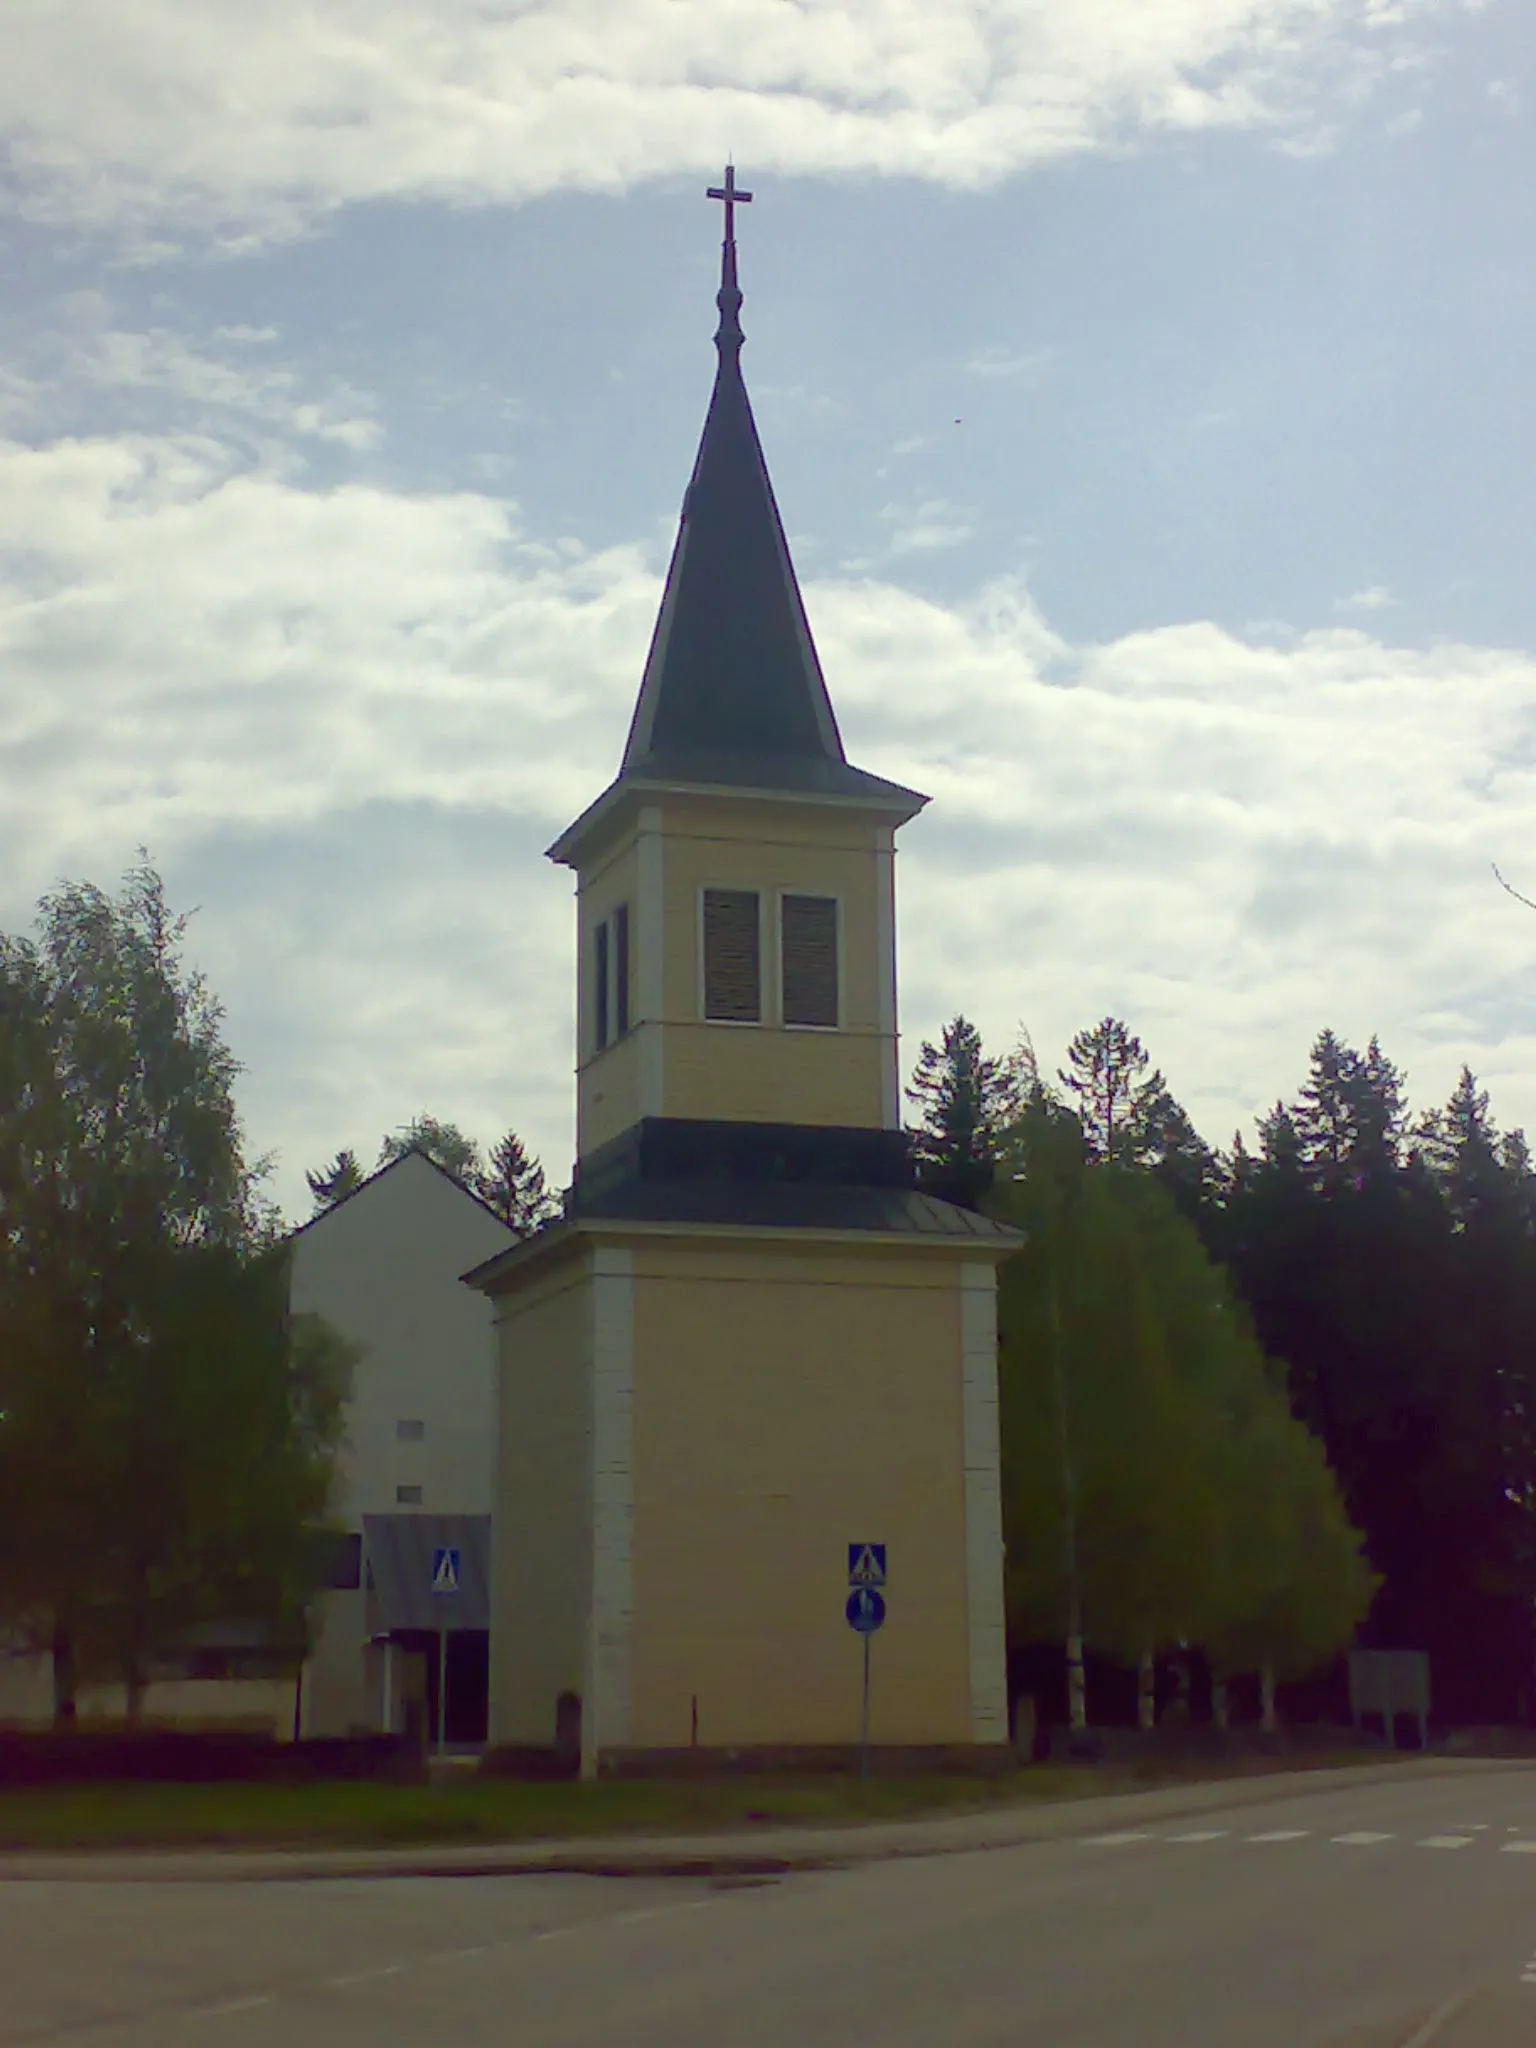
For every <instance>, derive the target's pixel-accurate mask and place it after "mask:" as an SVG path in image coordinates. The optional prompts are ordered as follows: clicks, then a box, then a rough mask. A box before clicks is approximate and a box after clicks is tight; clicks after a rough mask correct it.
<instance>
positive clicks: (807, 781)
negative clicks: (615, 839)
mask: <svg viewBox="0 0 1536 2048" xmlns="http://www.w3.org/2000/svg"><path fill="white" fill-rule="evenodd" d="M688 765H689V766H690V767H691V768H692V769H693V770H694V771H695V772H694V773H691V774H675V775H631V774H621V775H619V776H618V777H616V778H615V780H614V781H612V782H610V783H609V785H608V787H607V788H606V789H605V790H604V791H603V793H602V795H601V796H599V797H596V798H595V799H594V800H593V801H592V802H591V803H590V804H588V805H587V808H586V809H585V810H584V811H583V812H582V814H581V816H580V817H579V818H577V819H576V820H575V821H574V822H573V823H572V824H570V825H567V826H566V828H565V830H564V831H563V832H562V833H561V834H560V836H559V838H558V839H556V840H555V841H554V843H553V845H551V846H549V847H547V848H546V849H545V857H546V858H547V859H549V860H552V861H556V862H558V863H559V864H560V865H561V866H563V867H578V866H580V864H581V860H582V856H583V852H584V850H585V849H586V848H587V847H588V846H590V844H591V843H592V841H593V840H594V839H595V838H596V837H598V836H599V835H601V834H602V833H603V832H604V831H605V830H608V829H610V828H611V827H613V826H614V825H615V824H617V822H618V820H619V818H620V817H621V815H622V814H623V812H624V811H625V809H626V808H627V807H628V805H630V804H633V805H634V806H635V807H636V808H638V807H639V806H640V805H641V804H644V803H654V802H656V801H657V799H658V798H664V797H669V796H674V797H675V796H682V797H721V798H724V799H726V800H728V801H729V802H732V803H752V802H754V801H755V802H765V803H781V804H782V803H792V804H809V805H813V806H822V805H825V806H827V807H828V808H831V809H837V810H856V811H864V812H872V813H873V814H874V815H875V816H876V817H879V818H881V819H883V820H884V821H885V822H886V823H888V824H889V825H891V826H893V827H894V826H897V825H905V824H906V823H907V822H908V820H909V819H912V818H915V817H916V816H917V814H918V812H919V811H921V810H924V809H925V808H926V807H927V804H928V801H929V800H928V798H927V797H926V796H924V795H923V794H922V792H921V791H920V790H916V789H908V788H907V786H906V785H905V783H901V782H888V781H887V780H886V778H885V777H884V776H883V775H871V774H869V773H868V772H867V771H866V770H865V769H863V768H854V767H852V766H850V764H849V763H847V762H846V761H845V762H839V763H837V764H836V772H835V773H822V774H818V773H816V772H815V771H816V770H818V769H822V768H824V767H827V768H830V767H831V766H832V764H830V763H827V764H823V763H820V762H815V763H808V762H804V761H794V762H779V763H775V764H773V766H772V770H771V772H767V771H765V770H764V764H763V763H762V762H761V760H756V761H753V762H752V763H750V764H747V763H741V762H736V763H732V762H721V761H715V762H713V763H712V762H710V761H709V760H707V759H704V758H696V759H695V760H693V761H692V762H690V763H689V764H688ZM749 765H750V766H751V767H752V768H753V769H754V770H755V771H757V772H755V773H754V774H752V775H750V776H749V775H747V774H746V773H745V772H737V773H731V772H714V773H711V772H710V770H711V768H714V769H715V770H716V771H720V770H725V771H729V770H730V769H732V768H736V769H737V770H741V771H744V770H745V768H746V767H747V766H749Z"/></svg>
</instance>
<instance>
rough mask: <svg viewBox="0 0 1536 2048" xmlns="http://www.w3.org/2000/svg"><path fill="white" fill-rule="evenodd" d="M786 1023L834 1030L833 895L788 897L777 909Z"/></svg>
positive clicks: (835, 1022) (836, 1017)
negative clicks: (813, 1025)
mask: <svg viewBox="0 0 1536 2048" xmlns="http://www.w3.org/2000/svg"><path fill="white" fill-rule="evenodd" d="M779 951H780V958H781V961H782V965H783V974H784V1022H785V1023H786V1024H821V1025H825V1026H827V1027H829V1028H835V1027H836V1025H837V1022H838V1015H837V899H836V897H834V896H786V897H784V898H783V901H782V906H781V910H780V947H779Z"/></svg>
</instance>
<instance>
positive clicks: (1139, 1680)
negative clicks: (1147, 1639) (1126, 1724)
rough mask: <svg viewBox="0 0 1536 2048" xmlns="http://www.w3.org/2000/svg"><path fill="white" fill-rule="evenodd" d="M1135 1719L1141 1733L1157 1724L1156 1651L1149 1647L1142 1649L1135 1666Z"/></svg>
mask: <svg viewBox="0 0 1536 2048" xmlns="http://www.w3.org/2000/svg"><path fill="white" fill-rule="evenodd" d="M1136 1721H1137V1725H1138V1726H1139V1727H1140V1729H1141V1732H1142V1734H1143V1735H1150V1734H1151V1733H1152V1730H1153V1729H1154V1728H1155V1727H1156V1726H1157V1653H1156V1652H1155V1651H1154V1650H1153V1649H1151V1648H1150V1647H1148V1648H1146V1649H1144V1650H1143V1651H1142V1653H1141V1662H1140V1663H1139V1665H1138V1666H1137V1672H1136Z"/></svg>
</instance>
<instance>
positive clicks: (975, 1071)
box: [907, 1017, 1038, 1209]
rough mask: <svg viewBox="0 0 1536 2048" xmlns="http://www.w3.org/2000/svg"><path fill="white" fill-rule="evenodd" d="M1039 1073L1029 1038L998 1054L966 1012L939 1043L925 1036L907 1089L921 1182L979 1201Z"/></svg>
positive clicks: (963, 1201) (949, 1196)
mask: <svg viewBox="0 0 1536 2048" xmlns="http://www.w3.org/2000/svg"><path fill="white" fill-rule="evenodd" d="M1037 1079H1038V1077H1037V1075H1036V1073H1035V1068H1034V1055H1033V1053H1032V1051H1031V1050H1030V1048H1029V1045H1028V1042H1027V1040H1026V1041H1025V1042H1024V1043H1023V1044H1022V1045H1021V1047H1020V1049H1019V1051H1018V1052H1016V1053H1015V1054H1014V1055H1013V1056H1012V1057H1011V1058H1001V1059H999V1058H996V1057H993V1056H991V1055H989V1054H988V1053H987V1052H986V1051H985V1050H984V1049H983V1046H982V1042H981V1033H980V1032H979V1031H978V1030H977V1029H976V1026H975V1025H974V1024H973V1023H971V1021H970V1019H969V1018H967V1017H956V1018H955V1019H954V1021H953V1022H952V1023H950V1024H946V1025H945V1027H944V1031H943V1034H942V1036H941V1038H940V1040H939V1043H938V1044H937V1045H935V1044H933V1043H932V1041H931V1040H925V1041H924V1044H923V1048H922V1051H921V1053H920V1054H919V1056H918V1062H917V1066H916V1069H915V1070H914V1072H913V1075H912V1083H911V1086H910V1087H909V1088H908V1090H907V1094H908V1097H909V1099H910V1100H911V1101H912V1102H913V1103H915V1104H916V1105H917V1107H918V1110H919V1121H918V1125H917V1128H916V1130H915V1131H914V1133H913V1152H914V1155H915V1157H916V1160H917V1169H918V1176H919V1179H920V1180H921V1182H922V1185H923V1186H924V1187H925V1188H926V1189H928V1191H929V1192H930V1193H931V1194H935V1195H938V1196H940V1197H941V1198H942V1199H943V1200H945V1201H950V1202H956V1203H958V1204H959V1205H960V1207H961V1208H964V1209H973V1208H975V1207H976V1206H977V1205H978V1203H979V1202H980V1201H981V1198H982V1196H983V1195H985V1194H986V1192H987V1190H988V1189H989V1188H990V1187H991V1186H992V1182H993V1179H994V1176H995V1173H996V1169H997V1160H998V1155H999V1152H1000V1150H1001V1148H1002V1146H1003V1143H1004V1140H1005V1134H1006V1132H1007V1131H1008V1128H1009V1126H1010V1125H1011V1124H1012V1122H1013V1121H1014V1120H1015V1118H1016V1117H1017V1116H1018V1114H1019V1110H1020V1107H1021V1104H1022V1102H1023V1101H1024V1100H1025V1099H1026V1098H1027V1096H1028V1094H1029V1091H1030V1089H1031V1087H1032V1086H1033V1085H1035V1084H1036V1082H1037Z"/></svg>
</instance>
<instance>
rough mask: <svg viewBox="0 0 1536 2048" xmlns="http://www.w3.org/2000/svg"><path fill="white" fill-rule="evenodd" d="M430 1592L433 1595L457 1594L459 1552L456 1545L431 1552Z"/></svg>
mask: <svg viewBox="0 0 1536 2048" xmlns="http://www.w3.org/2000/svg"><path fill="white" fill-rule="evenodd" d="M432 1590H433V1592H434V1593H457V1591H458V1590H459V1551H458V1546H457V1544H455V1545H453V1547H452V1548H450V1549H443V1550H434V1551H433V1553H432Z"/></svg>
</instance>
